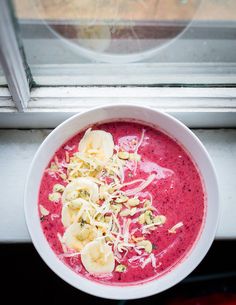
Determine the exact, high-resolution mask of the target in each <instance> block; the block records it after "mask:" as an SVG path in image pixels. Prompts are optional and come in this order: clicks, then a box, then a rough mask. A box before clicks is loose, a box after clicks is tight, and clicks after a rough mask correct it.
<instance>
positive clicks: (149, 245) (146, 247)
mask: <svg viewBox="0 0 236 305" xmlns="http://www.w3.org/2000/svg"><path fill="white" fill-rule="evenodd" d="M137 246H139V247H142V248H143V249H144V250H145V251H146V252H148V253H151V252H152V243H151V242H150V241H149V240H142V241H139V242H138V243H137Z"/></svg>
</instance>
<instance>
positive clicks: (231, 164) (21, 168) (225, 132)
mask: <svg viewBox="0 0 236 305" xmlns="http://www.w3.org/2000/svg"><path fill="white" fill-rule="evenodd" d="M193 131H194V133H195V134H196V135H197V136H198V137H199V138H200V140H201V141H202V142H203V143H204V145H205V146H206V148H207V150H208V151H209V153H210V155H211V157H212V159H213V162H214V164H215V167H216V171H217V175H218V180H219V186H220V204H221V219H220V223H219V227H218V230H217V235H216V238H217V239H232V238H234V239H235V238H236V224H235V223H236V222H235V217H236V192H235V190H236V161H235V160H236V129H205V130H203V129H198V130H193ZM49 132H50V131H49V130H45V129H41V130H14V129H12V130H0V169H1V174H0V186H1V190H0V193H1V202H0V242H11V243H13V242H30V237H29V234H28V231H27V228H26V224H25V220H24V211H23V191H24V184H25V179H26V175H27V172H28V168H29V165H30V162H31V160H32V158H33V155H34V153H35V151H36V150H37V148H38V146H39V145H40V143H41V142H42V141H43V139H44V138H45V137H46V136H47V134H48V133H49Z"/></svg>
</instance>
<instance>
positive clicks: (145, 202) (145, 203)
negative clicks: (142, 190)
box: [143, 200, 152, 208]
mask: <svg viewBox="0 0 236 305" xmlns="http://www.w3.org/2000/svg"><path fill="white" fill-rule="evenodd" d="M151 206H152V203H151V201H150V200H145V201H144V204H143V207H144V208H150V207H151Z"/></svg>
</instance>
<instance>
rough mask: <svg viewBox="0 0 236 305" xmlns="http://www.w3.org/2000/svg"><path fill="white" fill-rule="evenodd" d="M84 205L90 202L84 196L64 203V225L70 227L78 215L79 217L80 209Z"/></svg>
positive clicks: (62, 216)
mask: <svg viewBox="0 0 236 305" xmlns="http://www.w3.org/2000/svg"><path fill="white" fill-rule="evenodd" d="M83 205H85V206H88V205H89V202H88V201H86V200H84V199H82V198H77V199H75V200H72V201H71V202H68V203H66V204H64V205H63V207H62V212H61V221H62V223H63V225H64V227H66V228H67V227H69V226H70V225H71V224H72V223H73V222H74V221H75V220H76V217H77V219H78V218H79V211H80V210H81V208H82V206H83Z"/></svg>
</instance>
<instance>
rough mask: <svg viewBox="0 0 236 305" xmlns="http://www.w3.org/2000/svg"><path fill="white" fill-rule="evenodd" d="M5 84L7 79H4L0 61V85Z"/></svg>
mask: <svg viewBox="0 0 236 305" xmlns="http://www.w3.org/2000/svg"><path fill="white" fill-rule="evenodd" d="M5 85H7V81H6V78H5V75H4V72H3V69H2V65H1V63H0V86H5Z"/></svg>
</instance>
